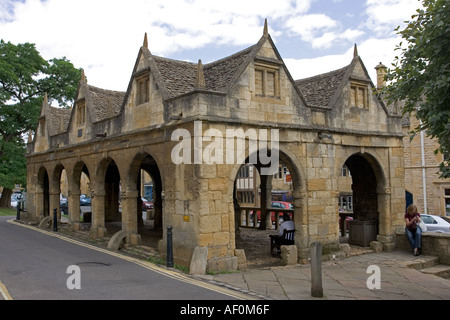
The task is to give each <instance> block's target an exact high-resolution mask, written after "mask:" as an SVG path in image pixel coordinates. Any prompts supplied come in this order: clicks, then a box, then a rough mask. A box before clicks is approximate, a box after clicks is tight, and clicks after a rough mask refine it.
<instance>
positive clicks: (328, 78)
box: [295, 45, 388, 113]
mask: <svg viewBox="0 0 450 320" xmlns="http://www.w3.org/2000/svg"><path fill="white" fill-rule="evenodd" d="M358 64H359V65H361V67H362V70H363V72H364V77H363V78H354V77H352V74H353V71H354V70H355V67H356V66H357V65H358ZM351 79H354V80H359V81H367V82H368V83H369V85H370V86H371V87H372V89H373V88H375V86H374V84H373V83H372V80H371V79H370V76H369V73H368V72H367V69H366V67H365V65H364V63H363V61H362V60H361V58H360V56H359V55H358V49H357V47H356V45H355V49H354V54H353V59H352V62H351V63H350V64H349V65H348V66H345V67H343V68H341V69H337V70H334V71H330V72H327V73H323V74H319V75H317V76H314V77H310V78H306V79H301V80H296V81H295V84H296V85H297V86H298V88H299V89H300V91H301V92H302V94H303V97H304V98H305V100H306V103H307V105H308V106H309V107H313V108H314V107H315V108H323V109H331V108H332V107H333V106H334V104H335V103H336V100H337V99H338V97H339V95H341V94H342V90H343V88H344V87H345V86H346V85H347V84H348V82H349V81H350V80H351ZM378 100H379V102H380V104H381V106H382V107H383V109H384V110H385V112H386V113H388V112H387V109H386V106H385V104H384V102H383V101H382V100H381V99H378Z"/></svg>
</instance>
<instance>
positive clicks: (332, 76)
mask: <svg viewBox="0 0 450 320" xmlns="http://www.w3.org/2000/svg"><path fill="white" fill-rule="evenodd" d="M349 68H350V66H346V67H344V68H341V69H338V70H334V71H331V72H327V73H324V74H320V75H317V76H314V77H311V78H306V79H301V80H296V81H295V84H296V85H297V86H298V87H299V88H300V91H301V92H302V94H303V97H304V98H305V100H306V103H307V104H308V105H309V106H315V107H327V106H328V105H329V104H330V102H331V99H332V98H333V96H334V95H335V93H336V90H337V89H338V88H339V87H340V85H341V83H342V81H343V79H344V76H345V74H346V73H347V71H348V70H349Z"/></svg>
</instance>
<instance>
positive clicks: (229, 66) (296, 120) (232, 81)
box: [27, 21, 405, 271]
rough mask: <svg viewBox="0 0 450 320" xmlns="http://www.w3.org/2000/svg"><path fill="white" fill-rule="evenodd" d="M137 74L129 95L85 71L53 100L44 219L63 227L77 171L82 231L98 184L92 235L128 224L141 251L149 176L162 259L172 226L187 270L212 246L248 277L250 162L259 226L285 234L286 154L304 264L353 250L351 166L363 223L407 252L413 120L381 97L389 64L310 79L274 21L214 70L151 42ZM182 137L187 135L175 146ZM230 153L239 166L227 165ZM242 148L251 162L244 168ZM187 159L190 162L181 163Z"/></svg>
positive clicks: (220, 262)
mask: <svg viewBox="0 0 450 320" xmlns="http://www.w3.org/2000/svg"><path fill="white" fill-rule="evenodd" d="M105 53H106V52H105ZM130 71H132V72H131V78H130V80H129V84H128V87H127V88H126V91H124V92H116V91H109V90H105V89H101V88H97V87H94V86H91V85H89V84H88V83H87V81H86V78H85V77H84V75H83V76H82V79H81V81H80V83H79V86H78V91H77V95H76V99H75V102H74V106H73V107H72V108H70V109H60V108H54V107H52V106H50V105H49V103H48V99H47V98H45V99H44V102H43V104H42V109H41V114H40V118H39V123H38V126H37V128H36V132H35V134H34V137H33V139H32V141H30V142H29V144H28V151H27V215H28V219H29V221H30V222H32V223H40V222H41V221H42V220H43V219H46V218H47V219H49V217H52V216H53V208H56V209H57V218H58V220H59V219H60V218H61V214H60V209H59V207H60V193H61V183H60V182H61V176H62V173H63V171H65V174H66V176H67V188H68V211H69V217H68V225H69V227H70V228H71V229H72V230H80V228H81V227H82V224H83V223H84V222H82V221H80V194H81V193H82V192H81V191H80V188H81V187H80V180H81V176H82V175H86V176H87V177H88V178H89V188H90V196H91V198H92V203H91V212H92V216H91V221H90V223H89V226H88V227H89V234H90V236H91V237H93V238H99V237H100V238H102V237H106V235H107V233H108V229H107V226H108V222H111V221H115V222H117V223H118V224H119V225H120V231H118V232H121V234H122V235H123V241H124V242H125V243H126V244H127V245H128V246H139V245H140V244H141V241H142V237H143V233H144V232H148V231H146V230H144V229H143V228H142V224H143V222H142V221H143V216H142V201H141V196H142V190H141V188H140V185H141V179H142V172H146V173H148V174H149V175H150V176H151V178H152V182H153V204H154V209H153V215H154V217H153V221H154V226H153V227H154V229H155V230H160V235H161V236H160V239H159V245H158V248H159V250H160V251H161V252H162V253H164V252H165V250H166V245H167V233H168V232H167V230H168V229H167V228H168V227H169V226H171V227H172V229H171V230H172V242H173V256H174V261H175V263H178V264H182V265H187V266H189V265H190V263H191V260H192V257H193V253H194V250H195V249H196V248H206V249H207V250H206V252H207V262H206V268H207V269H208V270H212V271H217V270H235V269H237V267H238V264H237V254H236V249H237V248H236V237H237V233H238V227H239V226H240V225H242V223H247V224H248V220H249V219H250V217H249V216H245V212H244V211H242V210H241V208H240V207H239V205H236V197H235V195H236V181H237V176H238V172H239V170H240V168H241V167H242V166H243V164H244V163H249V162H251V163H252V164H253V165H254V167H255V168H256V170H257V171H258V172H259V174H260V180H259V181H260V185H259V190H260V193H261V195H260V196H261V201H260V208H259V211H258V214H260V215H261V218H260V221H259V227H258V228H260V229H261V228H263V229H264V228H267V227H269V226H270V227H271V223H270V209H269V208H270V205H271V204H270V201H271V196H270V195H271V190H272V179H274V175H273V174H261V173H262V171H263V170H264V169H267V166H268V164H267V161H266V162H264V161H263V160H264V159H266V158H267V157H268V156H270V155H277V157H278V159H279V162H280V163H283V165H284V166H286V167H287V169H288V171H289V173H290V179H291V183H292V203H293V206H294V208H293V209H292V217H293V220H294V223H295V246H296V248H297V252H298V262H299V263H305V262H307V261H308V258H309V253H310V249H309V248H310V245H311V243H313V242H316V241H320V242H321V243H322V244H323V247H324V250H327V252H333V251H336V250H339V248H340V246H339V239H340V229H339V204H338V202H339V194H340V190H339V184H338V178H339V176H340V175H341V171H342V168H343V167H344V166H346V167H347V168H348V169H349V170H350V172H351V179H352V183H351V191H352V195H353V204H352V205H353V218H354V220H356V221H373V222H374V223H375V232H376V240H377V241H378V242H381V243H382V244H383V247H384V249H385V250H392V249H393V248H394V247H395V229H396V228H397V227H398V226H400V225H402V224H403V215H404V210H405V186H404V158H403V142H402V138H403V134H402V125H401V114H400V112H399V110H397V109H396V106H390V105H387V104H385V103H384V102H383V101H382V99H381V98H380V96H379V95H378V94H377V93H376V88H377V87H378V86H382V85H383V75H384V73H385V72H386V68H385V67H384V66H382V65H380V66H377V72H378V74H379V77H378V78H379V79H378V83H377V84H376V85H375V84H373V83H372V82H371V80H370V77H369V75H368V72H367V69H366V67H365V66H364V64H363V61H362V59H361V57H360V56H359V55H358V51H357V48H356V46H355V50H354V54H353V57H349V64H348V65H346V66H343V67H341V68H340V69H337V70H332V71H330V72H328V73H325V74H320V75H317V76H315V77H311V78H307V79H301V80H296V79H293V78H292V76H291V74H290V72H289V70H288V69H287V67H286V65H285V64H284V62H283V59H282V57H281V56H280V54H279V52H278V50H277V48H276V46H275V44H274V42H273V40H272V38H271V36H270V35H269V33H268V28H267V21H266V23H265V25H264V31H263V35H262V37H261V38H260V39H259V41H258V42H257V43H256V44H255V45H253V46H251V47H249V48H246V49H244V50H242V51H240V52H237V53H235V54H233V55H231V56H229V57H226V58H223V59H221V60H218V61H214V62H211V63H208V64H203V63H202V62H201V60H199V61H198V63H190V62H185V61H177V60H172V59H167V58H163V57H159V56H155V55H153V54H152V53H151V51H150V50H149V45H148V41H147V35H145V38H144V43H143V46H142V47H140V49H139V51H138V54H137V58H136V62H135V64H134V68H133V70H130ZM199 124H200V125H199ZM199 131H200V132H199ZM175 132H178V133H179V132H181V133H182V136H178V135H175V137H176V139H174V138H173V136H174V133H175ZM230 132H231V133H234V137H233V136H231V137H230V136H229V135H226V133H230ZM264 132H266V133H267V134H266V135H265V136H264V137H262V135H261V133H264ZM271 132H272V133H273V132H275V133H277V134H276V135H271V134H270V133H271ZM199 133H200V137H199ZM254 133H256V134H257V135H258V142H259V143H258V144H257V145H256V146H257V147H256V148H255V147H254V144H251V143H250V142H251V141H252V137H253V134H254ZM198 139H201V140H202V141H200V142H201V143H198V142H199V140H198ZM275 140H276V141H275ZM263 142H264V143H263ZM181 145H183V146H186V145H187V146H189V145H191V146H192V152H190V151H189V150H190V149H188V148H180V146H181ZM195 147H197V148H195ZM198 148H200V150H198ZM230 148H231V149H232V150H233V151H234V156H235V158H233V159H235V161H226V160H229V158H227V157H228V156H230V153H228V152H229V150H230ZM239 152H240V154H244V155H245V156H244V161H236V159H237V154H238V153H239ZM174 154H175V156H177V157H176V159H178V160H179V159H182V160H185V161H174ZM199 154H200V155H203V156H204V157H203V158H202V159H201V161H198V160H199V159H196V156H197V155H199ZM205 155H209V156H207V157H205ZM231 156H233V154H231ZM221 159H223V161H220V160H221ZM252 159H253V160H254V159H256V161H251V160H252ZM269 159H270V157H269ZM273 159H275V158H273ZM254 216H256V214H253V217H254ZM267 253H268V254H269V240H268V239H267Z"/></svg>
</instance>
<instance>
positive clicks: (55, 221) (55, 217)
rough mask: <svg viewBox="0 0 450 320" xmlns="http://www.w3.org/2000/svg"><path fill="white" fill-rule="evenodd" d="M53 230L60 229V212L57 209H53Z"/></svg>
mask: <svg viewBox="0 0 450 320" xmlns="http://www.w3.org/2000/svg"><path fill="white" fill-rule="evenodd" d="M53 231H55V232H56V231H58V213H57V209H56V208H54V209H53Z"/></svg>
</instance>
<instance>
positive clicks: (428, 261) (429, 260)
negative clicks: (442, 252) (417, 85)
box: [401, 256, 439, 270]
mask: <svg viewBox="0 0 450 320" xmlns="http://www.w3.org/2000/svg"><path fill="white" fill-rule="evenodd" d="M401 264H403V265H404V266H405V267H408V268H412V269H416V270H423V269H426V268H431V267H434V266H436V265H438V264H439V257H434V256H420V257H419V258H414V259H413V260H408V261H405V262H403V263H401Z"/></svg>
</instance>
